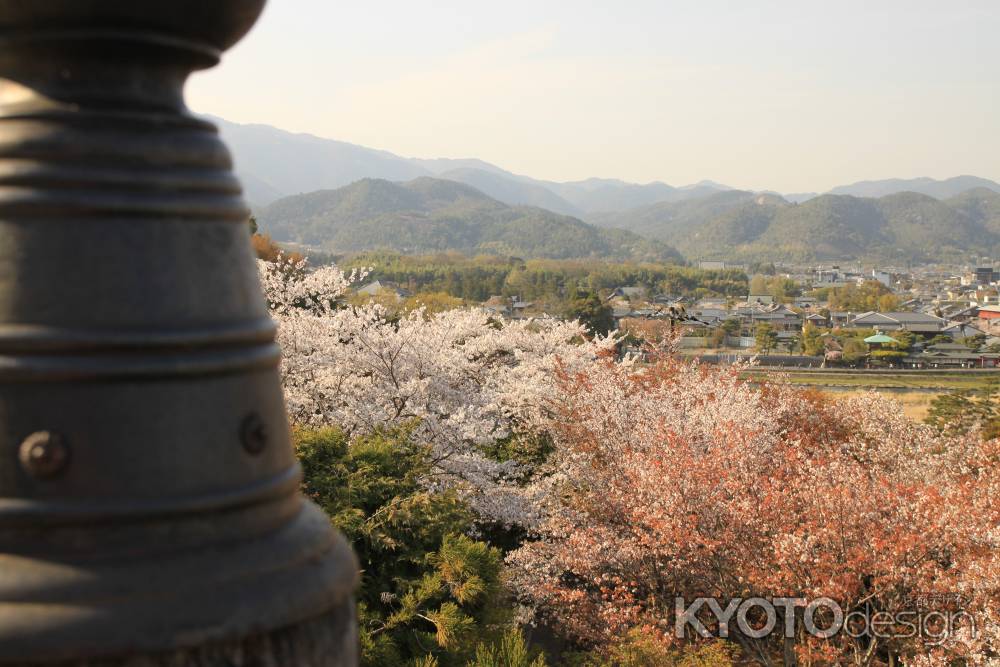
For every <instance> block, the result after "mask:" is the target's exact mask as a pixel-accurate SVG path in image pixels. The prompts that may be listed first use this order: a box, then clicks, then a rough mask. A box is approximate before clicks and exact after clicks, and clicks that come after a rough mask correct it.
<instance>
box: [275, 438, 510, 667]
mask: <svg viewBox="0 0 1000 667" xmlns="http://www.w3.org/2000/svg"><path fill="white" fill-rule="evenodd" d="M295 440H296V447H297V451H298V454H299V458H300V460H301V463H302V468H303V472H304V479H305V481H304V483H303V490H304V492H305V493H306V495H308V496H309V497H310V498H312V499H313V500H314V501H315V502H317V503H318V504H319V505H320V506H321V507H322V508H323V509H324V510H325V511H326V512H327V513H328V514H329V515H330V517H331V521H332V522H333V523H334V525H336V526H337V527H338V528H339V529H340V530H341V531H343V532H344V534H345V535H346V536H347V538H348V539H349V540H350V541H351V543H352V544H353V546H354V550H355V552H356V553H357V555H358V559H359V561H360V564H361V569H362V583H361V593H360V599H359V605H358V614H359V626H360V627H359V630H360V636H361V648H362V664H363V665H371V666H373V667H374V666H379V667H392V666H396V665H398V666H402V665H409V664H413V663H412V662H411V661H413V660H417V661H418V664H438V665H441V666H442V667H446V666H450V665H462V664H466V662H465V661H467V660H468V659H470V658H471V657H472V656H473V654H474V652H475V650H476V646H477V645H478V644H479V642H481V641H484V640H490V641H492V639H493V638H494V637H500V636H501V635H502V633H503V632H504V630H506V629H507V628H508V627H509V624H510V623H509V616H510V611H509V608H508V606H507V605H505V604H504V599H503V593H502V586H501V569H502V555H501V553H500V551H499V550H498V549H496V548H494V547H491V546H489V545H487V544H485V543H483V542H479V541H476V540H473V539H471V538H470V537H468V536H467V533H468V532H469V531H470V530H471V528H472V515H471V513H470V511H469V509H468V508H467V507H466V506H465V504H464V503H463V502H462V501H461V500H460V499H459V498H458V497H457V496H456V495H455V493H453V492H450V491H440V490H437V491H434V492H431V491H428V489H427V486H426V484H425V483H424V480H426V479H427V478H428V477H429V476H430V475H431V464H430V458H429V452H428V451H427V449H426V448H425V447H422V446H419V445H416V444H415V443H413V442H412V440H411V439H410V438H409V434H408V433H407V431H406V430H401V431H393V432H388V433H383V434H376V435H371V436H366V437H362V438H356V439H354V440H353V441H352V440H350V439H349V438H348V437H347V436H346V435H345V434H344V433H342V432H340V431H338V430H335V429H324V430H319V431H299V432H296V434H295ZM432 658H433V659H434V660H436V661H437V662H428V661H430V660H431V659H432Z"/></svg>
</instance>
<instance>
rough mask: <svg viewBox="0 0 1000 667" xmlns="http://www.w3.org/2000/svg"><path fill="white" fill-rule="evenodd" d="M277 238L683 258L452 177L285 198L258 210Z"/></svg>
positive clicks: (562, 255) (659, 245)
mask: <svg viewBox="0 0 1000 667" xmlns="http://www.w3.org/2000/svg"><path fill="white" fill-rule="evenodd" d="M257 221H258V224H259V225H260V227H261V229H262V230H263V231H264V232H267V233H269V234H271V236H272V237H273V238H274V239H275V240H276V241H279V242H280V241H284V242H294V243H300V244H303V245H307V246H314V247H319V248H323V249H324V250H327V251H330V252H336V253H348V252H359V251H366V250H375V249H386V250H394V251H397V252H404V253H428V252H441V251H448V250H457V251H460V252H464V253H492V254H500V255H515V256H518V257H525V258H528V257H540V258H552V259H567V258H587V257H595V258H602V259H613V260H614V259H618V260H626V259H627V260H641V261H680V260H681V257H680V255H679V254H678V253H677V251H676V250H674V249H673V248H672V247H671V246H669V245H667V244H666V243H664V242H662V241H652V240H647V239H645V238H643V237H642V236H639V235H638V234H635V233H633V232H630V231H627V230H622V229H606V228H598V227H595V226H593V225H590V224H587V223H585V222H582V221H580V220H578V219H576V218H573V217H569V216H565V215H560V214H558V213H553V212H552V211H548V210H546V209H542V208H537V207H532V206H510V205H507V204H503V203H501V202H499V201H497V200H495V199H492V198H490V197H488V196H486V195H485V194H483V193H482V192H480V191H479V190H477V189H475V188H473V187H471V186H468V185H465V184H462V183H457V182H454V181H447V180H440V179H435V178H427V177H423V178H417V179H415V180H412V181H409V182H406V183H394V182H391V181H386V180H382V179H363V180H360V181H357V182H355V183H352V184H350V185H347V186H345V187H342V188H338V189H336V190H319V191H316V192H310V193H307V194H301V195H294V196H291V197H285V198H284V199H280V200H278V201H276V202H274V203H272V204H270V205H268V206H266V207H264V208H262V209H260V210H258V211H257Z"/></svg>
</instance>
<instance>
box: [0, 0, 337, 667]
mask: <svg viewBox="0 0 1000 667" xmlns="http://www.w3.org/2000/svg"><path fill="white" fill-rule="evenodd" d="M263 2H264V0H173V1H169V0H164V1H162V2H145V1H142V0H0V79H2V80H0V664H4V665H6V664H15V665H35V664H45V665H52V664H65V665H80V666H82V665H92V666H96V665H102V666H105V665H106V666H109V667H110V666H115V667H119V666H124V665H129V666H139V665H142V666H149V667H154V666H160V665H163V666H166V665H176V666H178V667H180V666H181V665H183V666H184V667H196V666H198V667H200V666H209V665H211V666H220V667H221V666H222V665H225V666H227V667H228V666H237V667H239V666H249V665H254V666H256V667H293V666H294V667H327V666H333V665H353V664H355V663H356V641H357V638H356V626H355V619H354V607H353V602H352V595H353V589H354V586H355V582H356V576H357V569H356V563H355V561H354V558H353V555H352V554H351V552H350V549H349V547H348V546H347V544H346V542H345V541H344V540H343V538H342V537H340V536H339V535H337V534H336V533H334V532H333V531H332V530H331V528H330V526H329V522H328V520H327V519H326V517H325V516H324V515H323V514H322V513H321V512H320V511H319V510H318V509H317V508H316V507H315V506H313V505H312V504H310V503H307V502H304V501H303V500H302V498H301V497H300V495H299V492H298V484H299V468H298V465H297V464H296V461H295V457H294V454H293V452H292V449H291V447H290V444H289V439H288V427H287V423H286V419H285V412H284V404H283V401H282V396H281V389H280V386H279V380H278V374H277V363H278V349H277V347H276V346H275V344H274V328H273V325H272V323H271V321H270V320H269V319H268V316H267V311H266V308H265V304H264V302H263V299H262V297H261V294H260V289H259V287H258V282H257V275H256V270H255V266H254V259H253V257H252V254H251V251H250V246H249V241H248V229H247V222H246V221H247V211H246V208H245V205H244V203H243V200H242V198H241V194H240V186H239V184H238V182H237V181H236V179H235V178H234V176H233V174H232V173H231V160H230V156H229V153H228V152H227V150H226V149H225V147H224V146H223V145H222V143H221V142H220V141H219V139H218V137H217V134H216V131H215V129H214V127H213V126H212V125H211V124H210V123H207V122H205V121H203V120H200V119H198V118H195V117H193V116H191V115H190V114H189V113H188V112H187V110H186V109H185V107H184V102H183V98H182V88H183V84H184V81H185V79H186V78H187V76H188V75H189V74H190V72H192V71H193V70H196V69H200V68H206V67H210V66H212V65H214V64H216V63H217V62H218V59H219V56H220V54H221V52H222V51H223V50H225V49H227V48H229V47H230V46H232V45H233V44H234V43H235V42H236V41H237V40H239V38H240V37H242V36H243V35H244V34H245V33H246V32H247V31H248V30H249V29H250V27H251V26H252V25H253V23H254V21H255V20H256V18H257V16H258V15H259V13H260V11H261V9H262V6H263ZM261 94H262V95H264V94H267V93H266V91H261Z"/></svg>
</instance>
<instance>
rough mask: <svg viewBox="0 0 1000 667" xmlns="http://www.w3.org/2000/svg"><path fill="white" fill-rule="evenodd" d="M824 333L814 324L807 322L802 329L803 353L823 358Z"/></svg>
mask: <svg viewBox="0 0 1000 667" xmlns="http://www.w3.org/2000/svg"><path fill="white" fill-rule="evenodd" d="M821 336H822V331H820V329H818V328H817V327H816V326H815V325H814V324H813V323H812V322H806V324H805V326H804V327H802V353H803V354H807V355H809V356H813V357H816V356H821V355H822V354H823V352H824V345H823V339H822V338H821Z"/></svg>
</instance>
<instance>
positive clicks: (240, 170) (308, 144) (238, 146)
mask: <svg viewBox="0 0 1000 667" xmlns="http://www.w3.org/2000/svg"><path fill="white" fill-rule="evenodd" d="M210 120H212V122H214V123H215V124H216V125H218V127H219V131H220V133H221V134H222V137H223V139H224V140H225V141H226V144H227V145H228V146H229V147H230V149H231V150H232V152H233V157H234V161H235V165H236V173H237V175H238V176H239V177H240V179H241V180H242V182H243V186H244V189H245V191H246V197H247V200H248V201H249V202H250V203H251V204H252V205H254V206H265V205H267V204H270V203H271V202H273V201H276V200H277V199H280V198H282V197H287V196H289V195H294V194H301V193H305V192H312V191H315V190H324V189H336V188H339V187H343V186H345V185H349V184H351V183H353V182H355V181H358V180H361V179H363V178H381V179H385V180H389V181H408V180H411V179H414V178H418V177H420V176H433V177H436V178H442V179H446V180H453V181H457V182H460V183H466V184H467V185H472V186H473V187H476V188H478V189H480V190H482V191H483V192H484V193H485V194H487V195H489V196H491V197H493V198H494V199H497V200H499V201H502V202H504V203H506V204H511V205H522V204H527V205H533V206H543V207H545V208H548V209H550V210H552V211H555V212H558V213H563V214H565V215H573V216H577V217H586V216H588V215H589V214H591V213H596V212H602V211H613V210H624V209H628V208H634V207H636V206H643V205H646V204H650V203H653V202H657V201H666V200H670V201H677V200H681V199H691V198H695V197H700V196H704V195H706V194H711V193H713V192H717V191H720V190H724V189H728V188H727V187H726V186H724V185H719V184H716V183H711V182H709V181H702V182H700V183H698V184H695V185H692V186H685V187H673V186H670V185H667V184H666V183H659V182H655V183H648V184H645V185H641V184H636V183H627V182H625V181H620V180H615V179H597V178H593V179H587V180H584V181H576V182H568V183H556V182H554V181H543V180H538V179H533V178H530V177H528V176H520V175H518V174H513V173H511V172H509V171H506V170H504V169H501V168H500V167H497V166H496V165H492V164H490V163H488V162H485V161H483V160H478V159H474V158H470V159H450V158H438V159H421V158H405V157H400V156H398V155H395V154H393V153H389V152H388V151H381V150H375V149H371V148H366V147H364V146H358V145H356V144H350V143H346V142H343V141H334V140H332V139H322V138H320V137H316V136H314V135H311V134H300V133H293V132H286V131H284V130H279V129H277V128H274V127H271V126H268V125H255V124H251V125H241V124H238V123H231V122H229V121H227V120H225V119H222V118H217V117H210Z"/></svg>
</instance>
